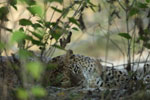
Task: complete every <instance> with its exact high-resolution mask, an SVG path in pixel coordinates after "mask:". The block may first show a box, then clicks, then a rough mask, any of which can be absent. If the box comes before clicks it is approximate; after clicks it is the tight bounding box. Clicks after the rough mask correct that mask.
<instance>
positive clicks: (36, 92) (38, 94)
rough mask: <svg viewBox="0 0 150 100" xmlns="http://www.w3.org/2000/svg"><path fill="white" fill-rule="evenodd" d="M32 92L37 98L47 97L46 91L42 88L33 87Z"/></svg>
mask: <svg viewBox="0 0 150 100" xmlns="http://www.w3.org/2000/svg"><path fill="white" fill-rule="evenodd" d="M31 92H32V94H33V95H34V96H36V97H43V96H45V95H46V90H45V89H44V88H41V87H32V88H31Z"/></svg>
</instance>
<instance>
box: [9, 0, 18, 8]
mask: <svg viewBox="0 0 150 100" xmlns="http://www.w3.org/2000/svg"><path fill="white" fill-rule="evenodd" d="M16 4H17V0H10V5H11V6H12V7H13V8H15V9H16V10H17V7H16Z"/></svg>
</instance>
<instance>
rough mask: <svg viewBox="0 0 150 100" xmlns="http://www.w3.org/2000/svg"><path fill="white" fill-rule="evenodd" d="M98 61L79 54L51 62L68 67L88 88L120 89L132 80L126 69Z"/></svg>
mask: <svg viewBox="0 0 150 100" xmlns="http://www.w3.org/2000/svg"><path fill="white" fill-rule="evenodd" d="M98 61H99V60H98V59H96V58H92V57H87V56H83V55H78V54H70V55H69V56H66V55H61V56H57V57H54V58H53V59H52V60H51V62H53V63H57V64H60V65H63V66H66V68H68V69H69V71H71V73H72V74H73V75H74V76H77V77H78V78H82V79H81V80H82V81H83V82H84V83H83V84H84V86H86V87H87V88H93V87H94V88H103V87H109V88H111V87H120V86H123V85H125V84H126V83H128V81H129V80H130V79H131V76H130V75H129V74H128V72H127V71H126V70H125V69H124V70H120V69H117V68H114V67H107V66H102V65H101V64H98V63H97V62H98ZM99 63H100V61H99ZM147 77H148V78H150V77H149V76H147ZM136 79H137V78H136ZM146 79H147V78H146ZM146 79H144V80H146Z"/></svg>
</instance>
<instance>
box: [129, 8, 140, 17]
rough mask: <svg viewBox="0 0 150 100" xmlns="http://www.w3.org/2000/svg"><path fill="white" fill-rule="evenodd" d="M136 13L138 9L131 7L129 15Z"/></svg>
mask: <svg viewBox="0 0 150 100" xmlns="http://www.w3.org/2000/svg"><path fill="white" fill-rule="evenodd" d="M138 13H139V10H138V9H137V8H132V9H131V10H130V12H129V16H133V15H135V14H138Z"/></svg>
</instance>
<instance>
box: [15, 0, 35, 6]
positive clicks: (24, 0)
mask: <svg viewBox="0 0 150 100" xmlns="http://www.w3.org/2000/svg"><path fill="white" fill-rule="evenodd" d="M18 1H20V2H21V3H26V4H27V5H29V6H31V5H35V4H36V2H35V0H18Z"/></svg>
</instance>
